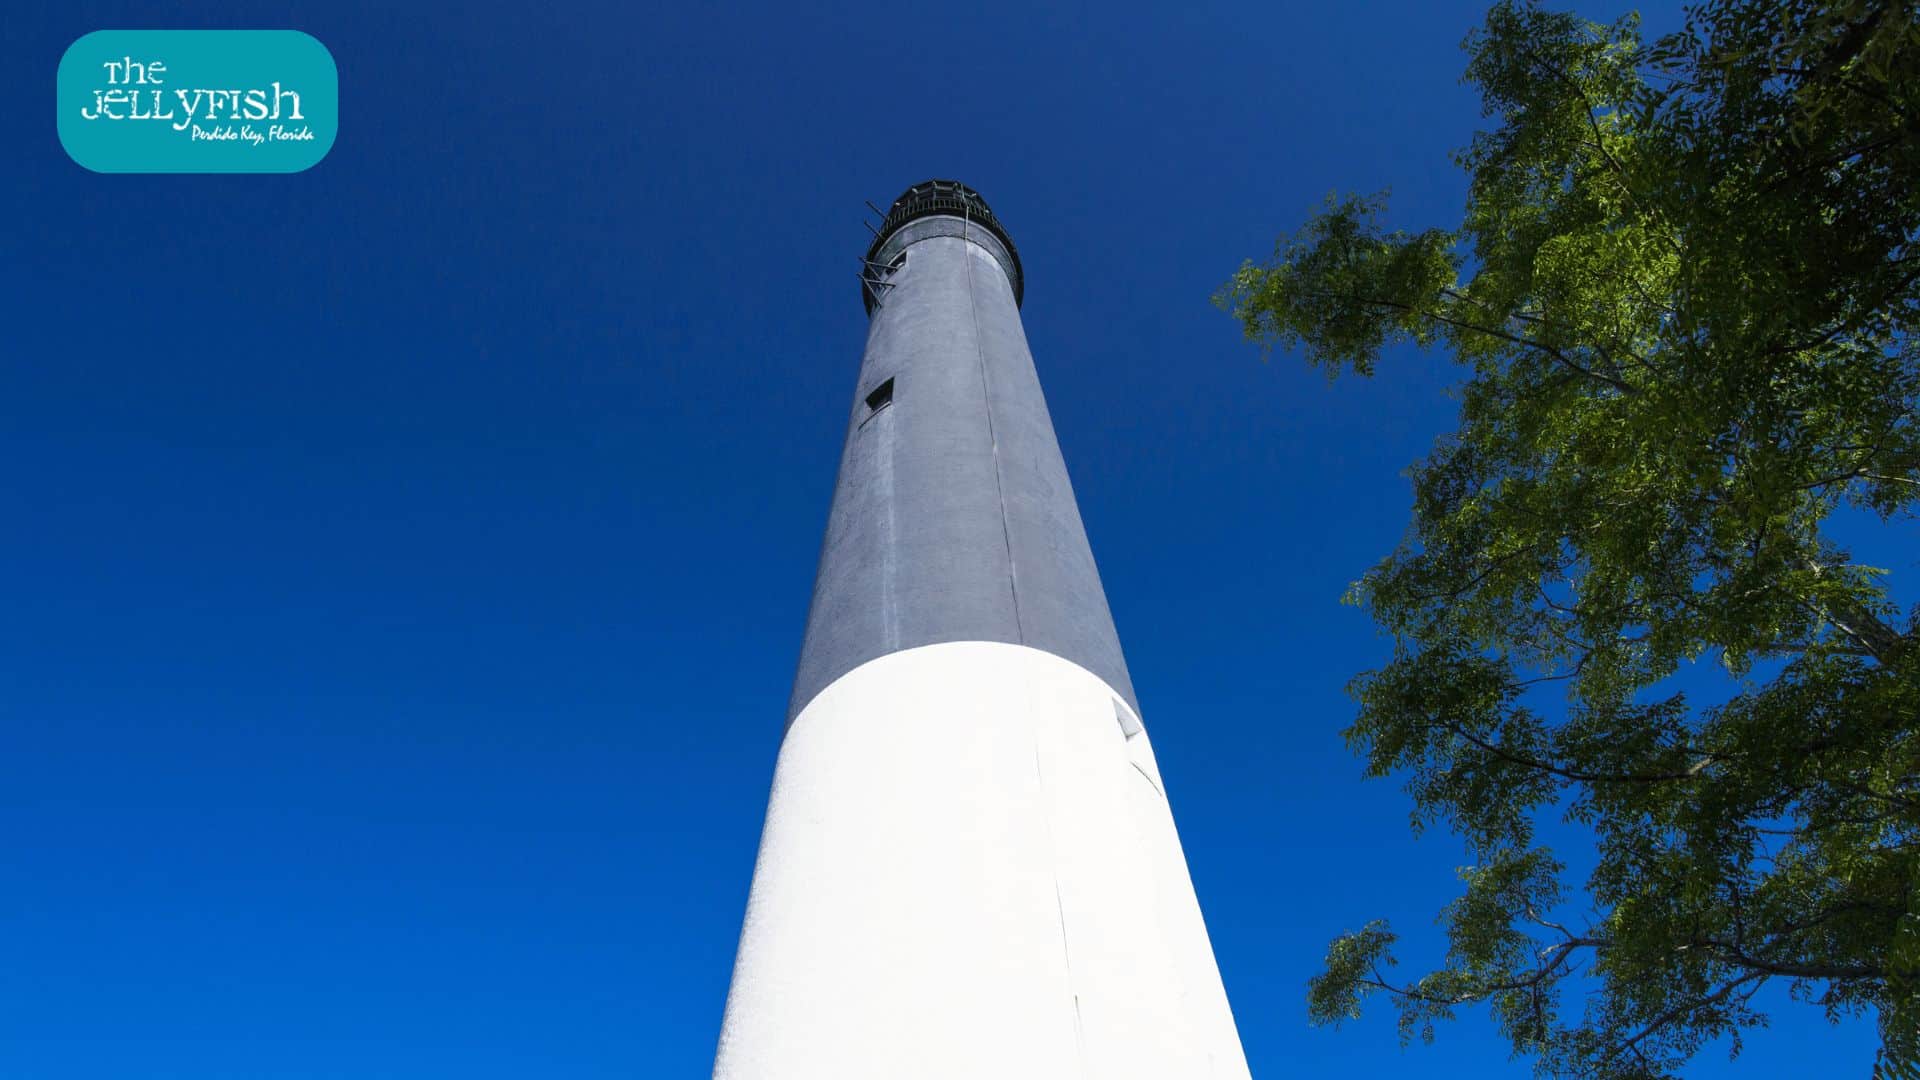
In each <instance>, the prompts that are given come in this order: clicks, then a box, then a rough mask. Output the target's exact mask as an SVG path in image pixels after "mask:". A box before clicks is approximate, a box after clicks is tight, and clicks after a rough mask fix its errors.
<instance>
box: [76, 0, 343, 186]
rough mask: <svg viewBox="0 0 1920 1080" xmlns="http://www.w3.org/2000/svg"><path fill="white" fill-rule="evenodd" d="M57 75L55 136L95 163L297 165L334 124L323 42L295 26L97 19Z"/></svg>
mask: <svg viewBox="0 0 1920 1080" xmlns="http://www.w3.org/2000/svg"><path fill="white" fill-rule="evenodd" d="M55 82H56V87H55V97H56V107H57V109H58V128H59V132H60V145H61V146H63V147H65V148H66V151H67V156H68V157H71V158H72V159H73V160H75V161H77V162H79V163H80V164H81V165H84V166H86V167H87V168H89V169H92V170H93V171H94V172H103V173H242V172H262V173H291V172H299V171H301V170H302V169H308V168H312V167H313V165H314V164H315V163H316V162H318V161H319V160H320V159H321V158H323V157H326V156H327V151H328V150H330V149H332V148H333V140H334V137H335V136H336V135H337V134H339V131H340V73H339V69H338V68H336V67H335V66H334V63H333V54H332V53H330V52H328V51H327V47H326V46H325V45H322V44H320V42H319V41H317V40H315V39H314V38H313V37H312V36H311V35H308V34H303V33H301V32H300V31H298V30H96V31H94V32H93V33H91V34H88V35H86V36H85V37H83V38H81V39H80V40H78V41H76V42H74V43H73V44H72V45H70V46H68V47H67V52H66V55H65V56H62V57H61V58H60V72H59V75H58V76H57V77H56V80H55Z"/></svg>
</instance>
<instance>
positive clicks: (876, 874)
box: [714, 180, 1248, 1080]
mask: <svg viewBox="0 0 1920 1080" xmlns="http://www.w3.org/2000/svg"><path fill="white" fill-rule="evenodd" d="M861 265H862V271H861V285H860V287H861V298H862V300H863V302H864V303H865V305H866V308H867V313H868V317H869V322H868V331H867V342H866V351H865V354H864V356H863V357H862V359H861V363H860V376H859V381H858V383H857V384H856V386H855V388H854V394H853V400H852V404H851V406H850V408H849V411H848V415H847V424H846V443H845V448H844V449H843V451H842V453H841V458H840V473H839V479H838V481H837V483H836V485H835V489H834V496H833V509H832V512H831V514H830V516H829V518H828V522H827V532H826V539H825V542H824V544H823V547H822V551H821V555H820V566H819V572H818V575H817V577H816V579H815V582H814V590H813V603H812V606H811V608H810V610H809V613H808V616H807V627H806V637H805V641H804V644H803V645H802V647H801V651H800V666H799V673H798V675H797V677H796V678H795V680H794V689H793V697H792V700H791V702H790V704H789V707H788V713H787V721H786V729H785V734H784V736H783V738H782V742H781V746H780V755H779V760H778V764H777V765H776V767H775V771H774V777H773V789H772V793H771V796H770V798H769V800H768V805H767V817H766V824H765V827H764V830H763V832H762V834H761V839H760V852H759V856H758V859H757V861H756V864H755V866H754V871H753V886H752V890H751V893H750V895H749V898H748V901H747V912H746V919H745V924H744V926H743V927H742V930H741V934H740V946H739V953H738V955H737V958H736V960H735V962H734V970H733V982H732V986H731V989H730V990H729V992H728V996H727V1005H726V1013H725V1017H724V1019H723V1021H722V1025H721V1035H720V1046H719V1053H718V1056H717V1059H716V1061H715V1064H714V1076H715V1078H716V1080H1149V1078H1151V1080H1189V1078H1191V1080H1211V1078H1220V1080H1228V1078H1246V1077H1247V1076H1248V1072H1247V1064H1246V1058H1245V1055H1244V1053H1243V1052H1242V1050H1241V1047H1240V1037H1239V1034H1238V1032H1237V1031H1236V1029H1235V1027H1234V1022H1233V1014H1232V1011H1231V1010H1230V1009H1229V1007H1228V1004H1227V997H1226V991H1225V989H1224V988H1223V986H1222V985H1221V981H1220V973H1219V969H1218V967H1217V965H1216V964H1215V961H1214V956H1213V947H1212V944H1211V943H1210V942H1209V941H1208V938H1207V931H1206V926H1205V924H1204V922H1203V921H1202V919H1201V914H1200V905H1199V902H1198V900H1197V898H1196V897H1195V894H1194V889H1193V882H1192V880H1191V878H1190V877H1189V875H1188V873H1187V864H1186V857H1185V855H1184V854H1183V853H1182V852H1181V849H1180V840H1179V837H1178V835H1177V833H1176V831H1175V829H1174V822H1173V816H1172V813H1171V811H1170V809H1169V803H1168V796H1169V794H1170V793H1169V792H1168V791H1167V787H1166V784H1165V783H1164V782H1163V781H1162V779H1161V776H1160V771H1159V768H1158V767H1157V766H1156V765H1155V763H1154V756H1153V745H1152V743H1151V742H1150V741H1149V739H1148V734H1147V728H1146V726H1145V724H1144V722H1143V721H1142V718H1141V712H1140V705H1139V701H1138V700H1137V699H1136V697H1135V695H1134V688H1133V682H1132V680H1131V679H1130V678H1129V677H1128V674H1127V666H1126V661H1125V659H1124V658H1123V657H1122V654H1121V650H1120V638H1119V635H1118V633H1117V632H1116V631H1115V629H1114V623H1113V616H1112V615H1111V613H1110V612H1109V611H1108V608H1107V599H1106V594H1105V592H1104V591H1103V590H1102V588H1101V586H1100V577H1099V573H1098V571H1097V570H1096V569H1095V567H1094V561H1093V553H1092V550H1091V549H1090V547H1089V546H1088V543H1087V535H1086V530H1085V528H1084V526H1083V525H1082V524H1081V521H1080V512H1079V508H1078V507H1077V506H1076V505H1075V503H1074V498H1073V490H1072V488H1071V486H1070V485H1069V484H1068V481H1067V469H1066V463H1065V461H1064V460H1063V459H1062V457H1061V454H1060V447H1059V444H1058V442H1057V441H1056V439H1055V437H1054V431H1053V422H1052V420H1051V419H1050V418H1049V416H1048V414H1047V405H1046V400H1045V398H1044V397H1043V396H1042V394H1041V390H1040V381H1039V378H1038V376H1037V374H1036V373H1035V370H1034V363H1033V357H1032V354H1031V353H1030V352H1029V351H1028V348H1027V339H1026V333H1025V331H1024V329H1023V328H1022V326H1021V321H1020V308H1021V302H1022V299H1023V296H1024V292H1025V289H1024V285H1025V282H1024V277H1023V274H1022V271H1021V264H1020V256H1019V253H1018V251H1017V250H1016V249H1015V247H1014V242H1013V238H1012V236H1011V235H1010V234H1009V233H1008V231H1007V229H1006V228H1005V227H1004V226H1003V225H1002V224H1001V222H1000V220H999V219H998V218H997V217H996V216H995V215H994V213H993V211H992V210H991V209H990V208H989V207H988V206H987V203H986V201H985V200H984V199H982V198H981V197H980V195H979V193H978V192H976V191H974V190H973V189H971V188H969V187H967V186H965V185H964V184H960V183H956V182H954V181H949V180H931V181H928V182H926V183H922V184H916V185H914V186H913V187H910V188H908V189H907V191H906V192H905V193H904V194H902V195H901V196H900V198H898V199H897V200H895V201H894V203H893V205H892V207H891V208H890V209H889V211H888V212H887V214H886V216H885V219H884V220H883V221H882V223H881V225H880V228H879V230H878V233H877V235H876V236H875V237H874V240H873V243H872V245H871V246H870V247H869V248H868V249H867V251H866V254H865V257H864V260H863V262H862V264H861Z"/></svg>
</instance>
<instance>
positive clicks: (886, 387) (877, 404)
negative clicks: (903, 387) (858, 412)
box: [867, 379, 893, 416]
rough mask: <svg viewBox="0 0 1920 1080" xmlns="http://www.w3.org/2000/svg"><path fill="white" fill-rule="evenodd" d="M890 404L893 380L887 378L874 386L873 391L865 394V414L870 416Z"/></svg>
mask: <svg viewBox="0 0 1920 1080" xmlns="http://www.w3.org/2000/svg"><path fill="white" fill-rule="evenodd" d="M891 404H893V380H892V379H888V380H887V381H886V382H883V383H881V384H880V385H879V386H876V387H874V388H873V392H872V393H870V394H868V395H867V415H868V416H872V415H873V414H874V413H877V412H879V411H880V410H881V409H884V408H886V407H887V406H889V405H891Z"/></svg>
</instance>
